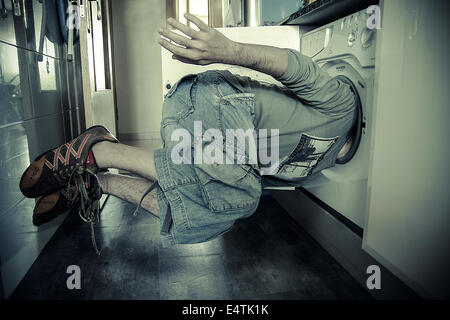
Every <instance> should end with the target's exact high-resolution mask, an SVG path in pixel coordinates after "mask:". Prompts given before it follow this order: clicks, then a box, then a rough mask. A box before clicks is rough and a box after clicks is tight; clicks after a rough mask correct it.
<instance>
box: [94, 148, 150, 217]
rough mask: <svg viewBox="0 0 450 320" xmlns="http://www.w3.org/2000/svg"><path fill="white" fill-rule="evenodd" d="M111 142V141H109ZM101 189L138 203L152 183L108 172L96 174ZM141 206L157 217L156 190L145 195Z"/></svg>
mask: <svg viewBox="0 0 450 320" xmlns="http://www.w3.org/2000/svg"><path fill="white" fill-rule="evenodd" d="M110 144H112V143H110ZM97 177H98V180H99V182H100V186H101V188H102V191H103V192H104V193H106V194H111V195H114V196H116V197H119V198H121V199H123V200H125V201H128V202H131V203H134V204H136V205H137V204H138V203H139V201H140V200H141V197H142V195H143V194H144V192H145V191H147V189H148V187H150V185H151V184H152V182H151V181H148V180H147V179H144V178H140V177H130V176H126V175H122V174H114V173H110V172H106V173H99V174H98V175H97ZM141 206H142V208H143V209H145V210H146V211H148V212H150V213H151V214H153V215H154V216H156V217H158V218H159V207H158V203H157V200H156V190H154V191H152V192H150V193H149V194H148V195H147V196H145V198H144V200H143V201H142V204H141Z"/></svg>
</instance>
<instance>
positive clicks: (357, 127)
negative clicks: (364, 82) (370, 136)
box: [336, 75, 364, 164]
mask: <svg viewBox="0 0 450 320" xmlns="http://www.w3.org/2000/svg"><path fill="white" fill-rule="evenodd" d="M336 79H339V80H340V81H342V82H343V83H346V84H348V85H349V86H350V89H351V90H352V91H353V93H354V94H355V97H356V108H357V110H358V114H357V118H356V123H355V124H354V126H353V127H352V128H351V129H350V132H349V134H348V136H347V140H346V141H350V142H351V145H350V148H349V150H348V151H347V152H346V153H345V154H344V155H343V156H342V157H340V158H339V159H336V163H337V164H346V163H348V162H349V161H350V160H351V159H352V158H353V157H354V155H355V154H356V151H358V147H359V144H360V142H361V135H362V128H363V127H364V122H363V109H362V104H361V98H360V97H359V94H358V90H356V87H355V85H354V84H353V82H352V81H351V80H350V79H349V78H347V77H346V76H342V75H339V76H337V77H336Z"/></svg>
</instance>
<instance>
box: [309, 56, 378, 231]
mask: <svg viewBox="0 0 450 320" xmlns="http://www.w3.org/2000/svg"><path fill="white" fill-rule="evenodd" d="M319 64H320V65H321V67H322V69H323V70H325V71H326V72H327V73H328V74H329V75H330V76H332V77H336V78H338V79H340V80H341V81H342V82H344V83H347V84H349V85H350V87H351V88H352V90H353V91H354V92H355V95H356V97H357V100H359V101H358V105H359V106H358V108H359V110H360V111H359V121H358V125H357V126H356V127H355V128H354V132H355V140H354V144H353V146H352V149H351V150H350V152H349V153H348V154H347V155H346V157H344V159H343V160H342V161H337V163H336V165H335V166H334V167H331V168H328V169H326V170H323V171H322V172H321V173H320V174H319V177H318V178H317V179H316V180H315V181H313V182H311V183H309V184H307V185H305V186H304V188H305V189H306V190H308V191H309V192H311V193H312V194H313V195H314V196H315V197H317V198H318V199H319V200H321V201H322V202H323V203H325V204H326V205H327V206H328V207H331V208H332V209H334V210H335V211H337V212H338V213H340V214H342V215H343V216H345V217H346V218H348V219H349V220H350V221H352V222H353V223H355V224H357V225H358V226H360V227H361V228H362V227H363V225H364V212H365V206H366V199H367V177H368V168H369V162H368V160H369V148H368V147H369V139H368V137H367V136H366V123H367V114H368V110H367V93H368V90H367V89H368V88H367V85H368V84H367V83H366V81H365V78H364V77H363V76H362V73H364V71H363V69H362V68H361V69H360V70H358V66H357V65H356V64H354V65H352V64H351V63H350V62H348V61H343V60H335V61H329V62H325V63H319Z"/></svg>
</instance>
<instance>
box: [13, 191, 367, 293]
mask: <svg viewBox="0 0 450 320" xmlns="http://www.w3.org/2000/svg"><path fill="white" fill-rule="evenodd" d="M133 209H134V206H133V205H131V204H129V203H127V202H124V201H122V200H120V199H118V198H115V197H112V196H111V197H110V198H109V199H108V201H107V202H106V204H105V207H104V209H103V212H102V218H101V223H100V224H99V225H98V227H97V228H96V235H97V241H98V242H99V243H100V245H101V247H102V253H101V255H100V256H97V255H96V254H95V252H94V250H93V248H92V244H91V240H90V230H89V226H88V225H86V224H84V223H82V222H81V221H80V219H79V217H78V216H77V215H76V214H72V215H69V216H68V217H67V218H66V220H65V222H64V223H63V224H62V226H61V227H60V228H59V230H58V231H57V232H56V234H55V235H54V236H53V238H52V240H51V241H50V242H49V243H48V244H47V246H46V247H45V248H44V250H43V251H42V253H41V255H40V256H39V258H38V259H37V260H36V262H35V263H34V265H33V266H32V268H31V269H30V271H29V272H28V274H27V275H26V277H25V278H24V279H23V281H22V282H21V283H20V285H19V286H18V288H17V289H16V290H15V292H14V293H13V295H12V296H11V299H371V296H370V295H369V294H368V293H367V291H365V290H364V288H363V287H361V286H360V285H359V284H358V283H357V282H356V281H355V280H354V279H353V278H352V277H351V276H350V275H349V274H348V273H347V272H346V271H345V270H344V269H343V268H342V267H341V266H340V265H339V264H338V263H337V262H336V261H335V260H334V259H333V258H332V257H331V256H330V255H329V254H328V253H327V252H326V251H324V250H323V249H322V248H321V247H320V246H319V245H318V244H317V243H316V242H315V241H314V240H313V239H312V238H311V237H310V236H309V235H308V234H307V233H306V232H305V231H304V230H303V229H302V228H301V227H300V226H299V225H298V224H296V223H295V221H294V220H293V219H292V218H291V217H290V216H289V215H288V214H287V213H286V212H285V211H284V210H283V209H282V208H281V207H280V206H279V205H278V204H277V203H276V202H275V201H274V200H273V199H272V197H270V196H267V195H266V196H263V197H262V200H261V203H260V207H259V209H258V210H257V212H256V213H255V214H254V215H253V216H252V217H250V218H248V219H246V220H242V221H240V222H238V223H237V224H236V225H235V227H234V228H233V230H231V231H229V232H228V233H226V234H224V235H223V236H222V237H220V238H218V239H215V240H213V241H210V242H207V243H203V244H196V245H179V246H176V247H172V248H169V249H162V248H161V247H160V244H159V239H158V228H159V220H158V219H157V218H154V217H153V216H151V215H150V214H147V213H146V212H145V211H143V210H141V211H140V213H139V215H138V216H136V217H134V216H133V215H132V211H133ZM69 265H78V266H80V269H81V289H80V290H68V289H67V287H66V280H67V278H68V277H69V274H67V273H66V269H67V267H68V266H69Z"/></svg>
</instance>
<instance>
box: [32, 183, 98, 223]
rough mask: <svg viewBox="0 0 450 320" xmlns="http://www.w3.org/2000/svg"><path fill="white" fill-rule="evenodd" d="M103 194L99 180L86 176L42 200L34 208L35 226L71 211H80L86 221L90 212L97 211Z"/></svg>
mask: <svg viewBox="0 0 450 320" xmlns="http://www.w3.org/2000/svg"><path fill="white" fill-rule="evenodd" d="M81 184H83V185H81ZM102 194H103V192H102V190H101V188H100V185H99V183H98V180H97V179H96V178H95V177H94V176H92V175H89V174H84V175H83V177H82V179H79V180H78V181H76V183H75V184H73V185H69V186H68V187H67V189H65V190H64V189H59V190H56V191H54V192H52V193H50V194H48V195H45V196H43V197H42V198H40V199H39V200H38V202H37V203H36V205H35V206H34V210H33V224H34V225H35V226H40V225H42V224H44V223H47V222H50V221H52V220H53V219H55V218H56V217H57V216H59V215H60V214H62V213H64V212H66V211H67V210H69V209H72V210H75V209H78V210H77V211H78V213H79V214H80V216H81V217H82V219H83V220H85V221H86V220H87V219H89V218H90V216H89V215H90V212H91V211H95V209H96V208H95V206H96V205H97V201H98V200H99V199H100V198H101V197H102ZM82 207H83V208H82ZM91 216H92V215H91Z"/></svg>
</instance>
